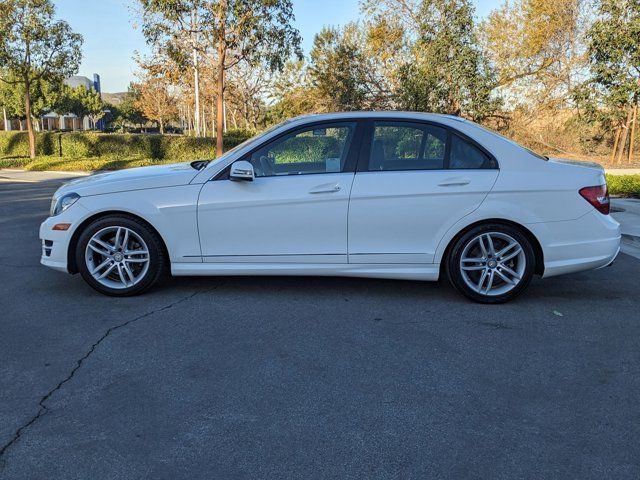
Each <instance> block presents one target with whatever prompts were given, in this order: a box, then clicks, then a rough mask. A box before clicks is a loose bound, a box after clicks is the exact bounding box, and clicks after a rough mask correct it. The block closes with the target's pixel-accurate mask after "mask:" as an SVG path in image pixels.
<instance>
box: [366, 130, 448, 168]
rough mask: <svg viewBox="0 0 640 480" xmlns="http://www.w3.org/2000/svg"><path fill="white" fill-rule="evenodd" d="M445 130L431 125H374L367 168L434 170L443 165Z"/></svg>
mask: <svg viewBox="0 0 640 480" xmlns="http://www.w3.org/2000/svg"><path fill="white" fill-rule="evenodd" d="M446 141H447V131H446V130H445V129H444V128H441V127H436V126H433V125H414V124H403V123H392V122H389V123H382V122H377V123H376V124H375V125H374V131H373V142H372V145H371V155H370V159H369V170H370V171H375V170H385V171H391V170H434V169H441V168H444V162H445V152H446V148H445V147H446Z"/></svg>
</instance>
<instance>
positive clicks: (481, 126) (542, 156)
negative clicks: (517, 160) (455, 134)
mask: <svg viewBox="0 0 640 480" xmlns="http://www.w3.org/2000/svg"><path fill="white" fill-rule="evenodd" d="M474 125H475V126H476V127H478V128H481V129H482V130H485V131H487V132H489V133H492V134H494V135H497V136H499V137H500V138H503V139H504V140H506V141H507V142H509V143H510V144H511V145H514V146H516V147H518V148H520V149H521V150H524V151H525V152H527V153H530V154H531V155H533V156H534V157H536V158H539V159H540V160H545V161H546V160H549V157H547V156H546V155H542V154H541V153H538V152H535V151H533V150H531V149H530V148H527V147H525V146H522V145H520V144H519V143H518V142H516V141H515V140H512V139H510V138H509V137H505V136H504V135H502V134H501V133H499V132H497V131H496V130H494V129H492V128H489V127H485V126H484V125H479V124H477V123H474Z"/></svg>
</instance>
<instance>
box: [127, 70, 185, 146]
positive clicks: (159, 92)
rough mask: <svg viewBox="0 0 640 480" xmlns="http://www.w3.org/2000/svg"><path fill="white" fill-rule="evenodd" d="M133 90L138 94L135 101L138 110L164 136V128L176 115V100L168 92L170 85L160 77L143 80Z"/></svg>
mask: <svg viewBox="0 0 640 480" xmlns="http://www.w3.org/2000/svg"><path fill="white" fill-rule="evenodd" d="M135 88H136V89H137V90H138V91H139V92H140V96H139V98H138V100H137V101H136V106H137V108H139V109H140V110H141V111H142V112H143V113H144V115H145V117H147V118H148V119H149V120H151V121H154V122H156V123H157V124H158V127H159V129H160V134H164V126H165V124H166V123H167V122H169V121H170V120H173V119H174V118H175V117H176V114H177V108H176V98H175V95H173V94H172V93H171V91H170V85H168V83H167V81H166V80H165V79H164V78H162V77H147V78H144V79H143V80H142V81H141V82H140V83H139V84H136V86H135Z"/></svg>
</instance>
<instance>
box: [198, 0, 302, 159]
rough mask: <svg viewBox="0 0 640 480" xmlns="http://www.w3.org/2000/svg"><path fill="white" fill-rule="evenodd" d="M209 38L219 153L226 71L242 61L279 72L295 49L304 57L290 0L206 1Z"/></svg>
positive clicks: (221, 146)
mask: <svg viewBox="0 0 640 480" xmlns="http://www.w3.org/2000/svg"><path fill="white" fill-rule="evenodd" d="M205 8H206V11H207V18H206V22H207V24H208V25H209V26H210V29H208V31H207V32H206V33H207V38H208V39H209V41H210V44H211V45H212V46H213V48H214V56H215V66H216V153H217V155H218V156H220V155H222V154H223V151H224V149H223V133H224V94H225V86H226V82H225V73H226V71H227V70H229V69H231V68H233V67H235V66H236V65H238V64H239V63H241V62H247V63H249V64H253V65H255V64H258V63H263V64H264V65H266V66H268V67H269V68H270V69H271V70H272V71H279V70H281V69H282V68H283V67H284V64H285V62H286V60H287V59H288V58H289V57H290V56H291V54H292V53H293V52H295V53H297V54H298V56H301V53H300V34H299V32H298V30H296V29H295V28H293V27H292V26H291V22H292V21H293V18H294V16H293V5H292V2H291V0H217V1H207V2H206V6H205Z"/></svg>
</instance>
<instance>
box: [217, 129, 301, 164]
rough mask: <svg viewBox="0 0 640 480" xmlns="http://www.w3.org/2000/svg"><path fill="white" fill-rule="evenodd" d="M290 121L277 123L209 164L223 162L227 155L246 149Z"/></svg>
mask: <svg viewBox="0 0 640 480" xmlns="http://www.w3.org/2000/svg"><path fill="white" fill-rule="evenodd" d="M291 121H292V119H290V120H285V121H284V122H280V123H278V124H276V125H274V126H272V127H269V128H267V129H266V130H265V131H263V132H261V133H259V134H258V135H256V136H255V137H251V138H249V139H247V140H245V141H244V142H242V143H240V144H239V145H236V146H235V147H233V148H232V149H231V150H227V151H226V152H224V153H223V154H222V155H221V156H219V157H218V158H216V159H214V160H211V164H217V163H218V162H220V161H222V160H224V159H225V158H227V157H228V156H229V155H232V154H233V153H235V152H237V151H238V150H240V149H241V148H244V147H247V146H249V145H251V144H253V143H255V142H257V141H258V140H260V139H261V138H262V137H264V136H265V135H268V134H269V133H271V132H273V131H274V130H277V129H278V128H280V127H282V126H283V125H286V124H287V123H290V122H291Z"/></svg>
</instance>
